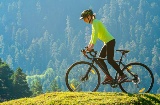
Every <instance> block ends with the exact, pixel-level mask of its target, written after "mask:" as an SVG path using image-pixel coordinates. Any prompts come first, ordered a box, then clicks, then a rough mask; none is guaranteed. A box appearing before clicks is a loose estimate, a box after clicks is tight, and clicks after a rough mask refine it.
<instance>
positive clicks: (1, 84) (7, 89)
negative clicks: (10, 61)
mask: <svg viewBox="0 0 160 105" xmlns="http://www.w3.org/2000/svg"><path fill="white" fill-rule="evenodd" d="M12 74H13V71H12V70H11V69H10V68H9V66H8V65H7V64H6V63H5V62H2V60H1V59H0V102H1V101H4V100H8V99H10V98H11V97H12V95H11V92H12V91H11V90H12V81H11V79H10V77H11V75H12Z"/></svg>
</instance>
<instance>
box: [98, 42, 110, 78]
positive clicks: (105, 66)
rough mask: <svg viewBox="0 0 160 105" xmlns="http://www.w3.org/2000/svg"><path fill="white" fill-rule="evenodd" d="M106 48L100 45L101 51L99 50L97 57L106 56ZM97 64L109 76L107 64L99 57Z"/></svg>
mask: <svg viewBox="0 0 160 105" xmlns="http://www.w3.org/2000/svg"><path fill="white" fill-rule="evenodd" d="M106 49H107V46H106V45H104V46H103V47H102V49H101V52H100V55H99V57H101V58H105V57H106V55H107V54H106ZM98 65H99V67H101V69H102V70H103V72H104V73H105V74H106V75H108V76H110V73H109V71H108V68H107V65H106V63H105V62H104V60H102V59H99V60H98ZM110 77H111V76H110Z"/></svg>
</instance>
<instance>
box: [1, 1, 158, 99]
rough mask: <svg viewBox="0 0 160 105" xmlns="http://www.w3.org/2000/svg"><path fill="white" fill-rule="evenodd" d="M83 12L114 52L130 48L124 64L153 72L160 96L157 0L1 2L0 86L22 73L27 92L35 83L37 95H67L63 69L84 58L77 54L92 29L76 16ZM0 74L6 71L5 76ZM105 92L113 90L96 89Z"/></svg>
mask: <svg viewBox="0 0 160 105" xmlns="http://www.w3.org/2000/svg"><path fill="white" fill-rule="evenodd" d="M88 8H91V9H92V10H93V11H94V12H95V13H96V18H97V19H100V20H101V21H102V22H103V23H104V24H105V26H106V27H107V29H108V31H109V32H110V33H111V34H112V35H113V36H114V37H115V38H116V46H115V49H126V50H130V53H128V54H127V58H125V60H124V62H126V63H129V62H133V61H134V62H142V63H144V64H146V65H147V66H148V67H149V68H150V69H151V70H152V72H153V74H154V79H155V82H154V87H153V89H152V90H151V93H160V35H159V33H160V12H159V10H160V0H130V1H128V0H104V1H92V0H88V1H87V2H86V1H85V0H80V1H75V0H68V1H65V0H53V1H51V0H45V1H44V0H34V1H32V0H28V1H22V0H11V1H6V0H1V1H0V58H1V64H0V80H1V82H0V86H1V87H0V88H1V89H2V88H4V87H10V86H8V85H9V84H10V83H4V78H8V79H11V81H10V82H11V83H12V84H14V79H13V77H14V76H12V75H13V74H15V73H16V72H18V71H19V72H20V73H21V72H22V70H23V73H22V74H24V77H25V78H23V79H24V80H25V79H26V80H25V81H26V82H27V83H25V85H26V87H28V88H30V90H31V87H32V86H33V84H37V85H38V86H39V87H41V89H40V90H41V92H40V93H45V92H48V91H68V89H67V88H66V85H65V79H64V78H65V73H66V70H67V68H68V67H69V66H70V65H71V64H73V63H74V62H75V61H80V60H86V59H85V57H83V55H82V54H81V52H80V51H81V49H83V48H84V47H85V46H86V45H87V44H88V43H89V40H90V35H91V25H89V24H85V23H84V22H83V21H81V20H79V17H80V14H81V12H82V11H83V10H84V9H88ZM102 45H103V43H102V42H100V41H97V43H96V46H95V48H94V49H95V50H97V51H100V48H101V47H102ZM118 57H119V54H118V53H117V52H115V59H118ZM6 67H7V68H9V69H7V68H6ZM3 70H9V71H7V73H8V74H3V73H5V72H4V71H3ZM110 72H112V70H111V69H110ZM5 75H7V76H6V77H3V76H5ZM102 75H103V74H102ZM54 87H55V88H56V89H53V88H54ZM30 90H27V91H30ZM104 90H105V91H109V92H110V91H117V90H113V89H112V88H110V87H109V86H101V88H100V89H99V91H104ZM5 91H8V90H5ZM5 91H4V92H5ZM32 92H33V91H32ZM2 94H3V93H1V95H0V96H1V97H2ZM32 95H33V93H32ZM35 95H36V93H35ZM30 96H31V94H30ZM33 96H34V95H33Z"/></svg>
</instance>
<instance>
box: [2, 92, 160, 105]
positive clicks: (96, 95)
mask: <svg viewBox="0 0 160 105" xmlns="http://www.w3.org/2000/svg"><path fill="white" fill-rule="evenodd" d="M159 100H160V94H134V95H129V94H124V93H106V92H85V93H84V92H54V93H46V94H42V95H40V96H37V97H33V98H22V99H18V100H12V101H8V102H4V103H1V104H0V105H53V104H56V105H57V104H74V105H77V104H78V105H85V104H92V105H95V104H107V105H112V104H116V105H119V104H127V105H132V104H133V105H134V104H136V105H139V104H143V105H159V104H160V101H159Z"/></svg>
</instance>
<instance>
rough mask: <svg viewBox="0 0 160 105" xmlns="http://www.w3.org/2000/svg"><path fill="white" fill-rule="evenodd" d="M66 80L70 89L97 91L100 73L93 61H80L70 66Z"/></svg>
mask: <svg viewBox="0 0 160 105" xmlns="http://www.w3.org/2000/svg"><path fill="white" fill-rule="evenodd" d="M65 81H66V85H67V88H68V89H69V91H96V90H97V89H98V87H99V85H100V73H99V71H98V69H97V68H96V67H95V66H94V65H92V64H91V63H89V62H85V61H80V62H76V63H74V64H73V65H71V66H70V67H69V68H68V70H67V72H66V77H65Z"/></svg>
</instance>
